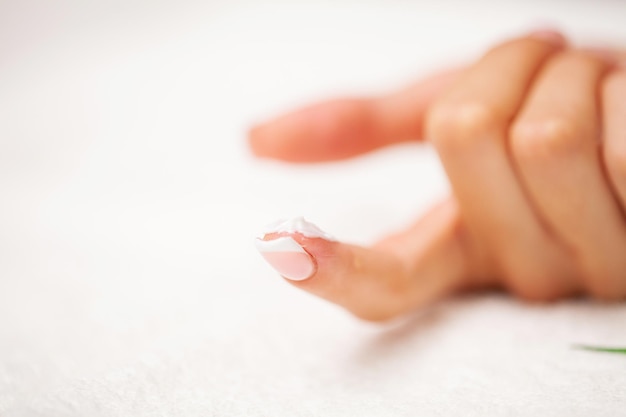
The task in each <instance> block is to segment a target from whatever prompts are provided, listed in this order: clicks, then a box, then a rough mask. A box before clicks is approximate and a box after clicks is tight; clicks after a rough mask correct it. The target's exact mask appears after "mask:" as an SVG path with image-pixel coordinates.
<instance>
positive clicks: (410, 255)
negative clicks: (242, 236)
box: [257, 204, 467, 320]
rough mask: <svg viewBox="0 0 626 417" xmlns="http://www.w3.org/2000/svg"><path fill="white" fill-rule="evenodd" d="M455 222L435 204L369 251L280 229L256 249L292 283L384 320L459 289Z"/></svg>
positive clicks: (461, 268)
mask: <svg viewBox="0 0 626 417" xmlns="http://www.w3.org/2000/svg"><path fill="white" fill-rule="evenodd" d="M457 219H458V216H457V212H456V209H455V207H454V206H453V205H452V204H447V205H444V206H440V207H438V208H436V209H434V210H433V211H432V212H430V213H429V214H428V215H427V216H426V217H425V218H424V219H423V220H422V221H421V222H419V223H418V225H416V227H414V228H413V229H412V230H411V231H410V232H407V233H406V234H404V235H402V236H398V237H396V238H394V239H392V241H393V242H392V241H387V242H383V243H381V245H379V246H377V247H375V248H371V249H370V248H363V247H359V246H354V245H348V244H344V243H340V242H335V241H330V240H327V239H323V238H319V237H306V236H304V235H303V234H302V233H301V232H297V231H294V230H293V229H280V228H278V229H277V231H276V232H273V233H268V234H266V235H265V236H264V238H263V240H257V248H258V249H259V251H261V254H262V255H263V256H264V257H265V259H266V260H267V261H268V262H269V263H270V265H272V266H273V267H274V269H276V270H277V271H278V272H279V273H280V274H281V275H283V276H284V277H285V278H287V280H288V281H289V282H291V283H292V284H293V285H295V286H297V287H299V288H301V289H303V290H305V291H308V292H310V293H312V294H315V295H317V296H319V297H322V298H324V299H326V300H328V301H331V302H333V303H336V304H338V305H340V306H343V307H345V308H347V309H348V310H349V311H351V312H352V313H354V314H355V315H357V316H358V317H361V318H363V319H367V320H386V319H390V318H393V317H395V316H397V315H399V314H402V313H405V312H408V311H410V310H412V309H415V308H419V307H422V306H425V305H428V304H430V303H432V302H434V301H436V300H438V299H440V298H442V297H444V296H445V295H446V294H449V293H450V292H452V291H455V290H456V289H458V288H460V287H461V285H462V284H463V279H464V277H466V276H467V274H466V271H465V267H466V265H465V260H464V259H465V258H464V256H465V255H464V252H463V249H462V246H461V242H460V240H459V233H458V230H457V228H458V224H457ZM286 230H287V231H286Z"/></svg>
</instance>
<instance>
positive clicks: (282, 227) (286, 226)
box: [263, 216, 337, 241]
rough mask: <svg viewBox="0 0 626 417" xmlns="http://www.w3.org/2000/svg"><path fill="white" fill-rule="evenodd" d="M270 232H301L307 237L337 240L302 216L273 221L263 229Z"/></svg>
mask: <svg viewBox="0 0 626 417" xmlns="http://www.w3.org/2000/svg"><path fill="white" fill-rule="evenodd" d="M268 233H299V234H301V235H302V236H305V237H313V238H321V239H325V240H330V241H336V240H337V239H335V238H334V237H333V236H331V235H329V234H328V233H326V232H324V231H323V230H322V229H320V228H319V227H317V226H316V225H314V224H313V223H311V222H309V221H306V220H305V219H304V217H302V216H300V217H294V218H292V219H289V220H279V221H277V222H274V223H271V224H269V225H267V226H266V227H265V230H263V234H264V235H266V234H268Z"/></svg>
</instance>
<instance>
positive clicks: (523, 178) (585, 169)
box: [249, 31, 626, 320]
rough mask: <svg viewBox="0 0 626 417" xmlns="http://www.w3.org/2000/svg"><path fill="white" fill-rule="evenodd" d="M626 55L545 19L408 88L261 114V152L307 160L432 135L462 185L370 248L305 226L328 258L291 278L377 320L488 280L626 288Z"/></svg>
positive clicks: (491, 283)
mask: <svg viewBox="0 0 626 417" xmlns="http://www.w3.org/2000/svg"><path fill="white" fill-rule="evenodd" d="M624 63H626V54H624V53H623V52H620V51H613V50H606V49H604V50H598V49H596V50H581V49H577V48H575V47H573V46H570V45H568V44H567V42H566V40H565V39H564V38H563V37H562V36H561V35H560V34H558V33H556V32H549V31H542V32H535V33H532V34H530V35H527V36H524V37H520V38H517V39H512V40H509V41H506V42H504V43H502V44H500V45H497V46H495V47H494V48H492V49H491V50H489V51H488V52H487V53H486V54H485V55H484V56H483V57H482V58H480V59H479V60H477V61H476V62H475V63H472V64H471V65H469V66H467V67H465V68H461V69H451V70H447V71H444V72H441V73H439V74H435V75H433V76H432V77H430V78H427V79H425V80H423V81H421V82H419V83H417V84H415V85H414V86H411V87H409V88H407V89H406V90H403V91H400V92H396V93H393V94H390V95H387V96H383V97H376V98H357V99H338V100H333V101H329V102H325V103H320V104H316V105H313V106H310V107H308V108H305V109H302V110H298V111H295V112H292V113H289V114H286V115H283V116H280V117H278V118H277V119H275V120H272V121H269V122H266V123H263V124H262V125H259V126H257V127H255V128H253V129H252V130H251V131H250V135H249V143H250V147H251V149H252V151H253V153H254V154H255V155H257V156H258V157H263V158H273V159H279V160H283V161H289V162H296V163H302V162H306V163H309V162H317V161H328V160H339V159H345V158H348V157H352V156H356V155H359V154H362V153H365V152H369V151H372V150H375V149H377V148H381V147H384V146H388V145H392V144H395V143H399V142H406V141H411V140H427V141H428V142H430V143H431V144H432V145H433V146H434V147H435V149H436V150H437V152H438V154H439V157H440V158H441V161H442V163H443V166H444V168H445V170H446V173H447V175H448V177H449V180H450V183H451V185H452V195H451V196H450V197H449V198H448V199H447V200H446V201H444V202H442V203H440V204H439V205H437V206H435V207H434V208H433V209H432V210H431V211H430V212H429V213H427V214H426V215H425V216H424V217H423V218H421V219H419V220H418V221H417V222H416V223H415V224H414V225H413V226H412V227H410V228H409V229H408V230H405V231H403V232H401V233H398V234H395V235H393V236H389V237H388V238H386V239H384V240H383V241H381V242H379V243H377V244H376V245H374V246H373V247H371V248H363V247H357V246H352V245H348V244H344V243H338V242H328V241H325V240H322V239H315V238H306V237H303V236H301V235H298V234H295V235H292V237H293V238H294V239H296V240H297V241H298V242H299V243H300V244H301V245H302V246H303V247H304V248H305V249H306V250H307V252H309V253H310V254H311V256H312V257H313V259H314V261H315V263H316V272H315V273H314V274H313V276H312V277H310V278H309V279H307V280H304V281H297V282H295V281H289V282H290V283H291V284H293V285H295V286H297V287H300V288H301V289H303V290H305V291H308V292H311V293H313V294H316V295H318V296H320V297H322V298H325V299H327V300H329V301H331V302H333V303H336V304H339V305H341V306H343V307H345V308H346V309H348V310H349V311H351V312H352V313H354V314H355V315H357V316H358V317H361V318H363V319H367V320H386V319H390V318H393V317H396V316H398V315H401V314H403V313H406V312H408V311H411V310H414V309H416V308H420V307H423V306H426V305H428V304H431V303H433V302H436V301H437V300H440V299H442V298H444V297H446V296H448V295H450V294H452V293H454V292H458V291H466V290H475V289H481V288H501V289H505V290H507V291H510V292H511V293H513V294H514V295H516V296H519V297H520V298H523V299H525V300H529V301H551V300H556V299H561V298H565V297H571V296H576V295H581V294H586V295H590V296H592V297H594V298H596V299H599V300H605V301H617V300H623V299H624V298H626V218H625V213H626V65H624ZM275 237H277V236H273V235H268V236H266V237H265V239H272V238H275Z"/></svg>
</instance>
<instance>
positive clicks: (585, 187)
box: [511, 51, 626, 298]
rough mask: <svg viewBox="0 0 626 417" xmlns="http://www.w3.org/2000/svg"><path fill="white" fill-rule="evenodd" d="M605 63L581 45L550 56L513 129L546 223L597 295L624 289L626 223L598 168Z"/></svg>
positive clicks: (518, 156)
mask: <svg viewBox="0 0 626 417" xmlns="http://www.w3.org/2000/svg"><path fill="white" fill-rule="evenodd" d="M607 67H608V64H607V63H606V62H605V61H603V60H600V59H597V58H596V57H594V56H591V55H589V54H586V53H583V52H581V51H567V52H563V53H562V54H559V55H558V56H556V57H555V58H553V59H552V60H551V61H550V62H549V63H548V64H547V65H546V67H545V68H544V70H543V71H542V72H541V74H540V75H539V77H538V80H537V81H536V83H535V84H534V86H533V88H532V90H531V92H530V94H529V96H528V98H527V101H526V103H525V104H524V107H523V109H522V111H521V112H520V114H519V117H518V118H517V120H516V121H515V123H514V125H513V127H512V130H511V149H512V154H513V155H514V159H515V161H516V164H517V167H518V170H519V173H520V175H521V177H522V178H523V181H524V183H525V185H526V187H527V189H528V191H529V193H530V195H531V197H532V199H533V201H534V202H535V204H536V205H537V207H538V208H539V209H540V212H541V213H542V215H543V218H544V219H545V220H546V223H547V224H548V226H549V227H550V228H551V229H552V230H553V231H554V233H555V234H556V235H557V236H559V237H560V238H561V239H562V241H563V242H565V244H566V245H567V246H569V247H570V248H571V249H572V250H573V253H574V255H575V258H574V259H575V260H577V261H579V262H580V266H581V270H582V271H583V279H584V281H585V286H586V287H587V289H588V290H589V291H590V292H591V293H592V294H594V295H596V296H599V297H602V298H615V297H622V296H624V295H626V279H625V278H624V274H625V273H626V256H624V254H626V227H625V226H624V222H623V219H622V217H621V213H620V210H619V206H618V204H617V201H616V199H615V198H614V196H613V195H612V192H611V189H610V187H609V185H608V183H607V180H606V178H605V176H604V173H603V168H602V165H601V155H600V152H601V148H600V130H601V129H600V126H601V125H600V113H599V110H600V109H599V106H598V104H597V91H598V88H599V86H600V82H601V79H602V77H603V75H604V73H605V71H606V70H607Z"/></svg>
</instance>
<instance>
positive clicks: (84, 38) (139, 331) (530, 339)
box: [0, 0, 626, 417]
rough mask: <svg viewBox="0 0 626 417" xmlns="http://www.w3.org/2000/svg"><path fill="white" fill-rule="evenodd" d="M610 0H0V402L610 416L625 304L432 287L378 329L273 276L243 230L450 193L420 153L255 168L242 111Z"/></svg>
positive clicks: (624, 371) (356, 238)
mask: <svg viewBox="0 0 626 417" xmlns="http://www.w3.org/2000/svg"><path fill="white" fill-rule="evenodd" d="M625 22H626V2H624V1H619V0H616V1H587V2H583V1H562V2H557V1H554V2H545V1H531V2H521V1H520V2H505V1H472V2H470V1H461V0H459V1H432V2H426V1H424V2H419V1H415V2H410V1H382V0H380V1H343V2H339V1H309V2H293V1H292V2H288V1H284V2H280V1H270V2H253V1H249V2H242V1H221V2H219V1H209V2H192V1H189V0H184V1H174V0H171V1H169V0H160V1H148V0H130V1H122V0H119V1H100V2H93V1H82V0H73V1H72V0H61V1H54V2H52V1H50V2H46V1H33V0H26V1H18V0H15V1H10V0H0V415H1V416H3V417H17V416H46V417H55V416H59V417H60V416H76V417H78V416H93V417H97V416H133V417H140V416H188V417H192V416H272V417H280V416H328V417H332V416H415V415H423V416H433V415H445V416H458V415H464V416H469V415H472V416H474V415H475V416H487V415H488V416H505V415H506V416H516V415H542V416H588V415H594V416H616V415H619V414H621V413H623V412H624V409H625V408H626V358H624V357H621V356H617V355H606V354H594V353H587V352H581V351H577V350H574V349H572V348H571V346H572V344H575V343H596V344H609V345H610V344H617V345H619V344H622V345H626V307H625V306H624V305H623V304H622V305H612V306H601V305H594V304H592V303H589V302H587V301H584V300H577V301H569V302H562V303H558V304H554V305H550V306H529V305H524V304H522V303H519V302H517V301H515V300H512V299H509V298H507V297H505V296H499V295H484V296H473V297H465V298H461V299H457V300H451V301H448V302H445V303H443V304H441V305H439V306H437V307H436V308H434V309H432V310H430V311H428V312H423V313H422V314H419V315H417V316H416V317H412V318H409V319H408V320H405V321H401V322H398V323H393V324H389V325H385V326H380V325H370V324H366V323H362V322H359V321H357V320H356V319H353V318H352V317H351V316H349V315H347V314H346V313H344V312H343V311H341V310H340V309H337V308H335V307H334V306H331V305H329V304H327V303H326V302H324V301H321V300H318V299H316V298H313V297H311V296H309V295H307V294H304V293H302V292H299V291H297V290H296V289H294V288H292V287H290V286H288V285H286V284H285V283H283V282H282V281H281V280H280V279H279V278H278V277H277V276H275V274H274V273H273V272H272V271H271V270H270V269H269V267H267V266H266V265H265V264H264V263H263V261H262V260H261V258H260V257H259V256H258V255H257V254H256V253H255V251H254V247H253V245H252V238H253V236H254V235H255V233H256V231H257V230H258V229H259V228H260V227H261V226H262V225H263V224H265V223H267V222H269V221H272V220H275V219H276V218H280V217H285V216H292V215H305V216H307V217H308V218H310V219H311V220H313V221H315V222H317V223H319V224H320V225H321V226H322V227H323V228H325V229H327V230H328V231H329V232H331V233H333V234H335V235H336V236H338V237H340V238H342V239H344V240H347V241H351V242H356V243H363V244H367V243H370V242H372V241H373V240H375V239H376V238H378V237H381V236H383V235H384V234H385V233H387V232H389V231H392V230H395V229H398V228H400V227H402V226H404V225H406V224H408V223H410V222H411V221H412V220H413V219H414V218H415V217H416V216H418V215H419V213H420V212H422V211H423V210H425V209H426V208H427V207H428V205H429V204H431V203H432V202H434V201H435V200H436V199H437V198H440V197H441V196H442V195H444V194H445V193H446V192H447V184H446V181H445V178H444V177H443V175H442V173H441V169H440V167H439V165H438V163H437V161H436V158H435V157H434V155H433V154H432V152H430V151H429V150H428V149H423V148H418V147H417V146H403V147H397V148H393V149H389V150H387V151H384V152H381V153H378V154H372V155H369V156H366V157H363V158H360V159H355V160H352V161H350V162H348V163H345V164H329V165H324V166H309V167H304V168H296V167H292V166H286V165H282V164H278V163H269V162H258V161H254V160H253V159H252V158H251V156H250V155H249V153H248V152H247V150H246V146H245V132H246V130H247V128H248V127H249V126H250V125H251V124H252V123H254V122H255V121H257V120H262V119H263V118H265V117H268V116H271V115H274V114H275V113H277V112H280V111H283V110H286V109H289V108H291V107H292V106H297V105H301V104H303V103H306V102H307V101H309V100H315V99H319V98H323V97H325V96H327V95H332V94H342V95H343V94H351V93H357V94H373V93H377V92H381V91H385V90H387V89H390V88H396V87H399V86H402V85H403V84H405V83H408V82H410V81H411V80H413V79H415V78H416V77H418V76H419V75H420V74H424V73H426V72H428V71H429V70H432V69H434V68H437V67H440V66H442V65H446V64H450V63H455V62H462V61H463V60H465V59H471V58H472V57H475V56H476V55H477V54H478V53H480V51H482V50H484V48H486V47H487V46H488V45H490V44H492V43H493V42H495V41H497V40H500V39H502V38H503V37H504V36H508V35H510V34H515V33H520V32H523V31H524V30H527V29H529V28H533V27H536V26H542V25H546V24H554V25H556V26H558V27H561V28H563V29H564V30H565V31H567V32H568V33H570V34H571V35H572V36H573V37H574V38H575V39H577V40H578V41H591V40H601V39H605V40H608V41H612V42H613V43H616V44H620V43H621V44H622V45H626V23H625Z"/></svg>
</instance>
